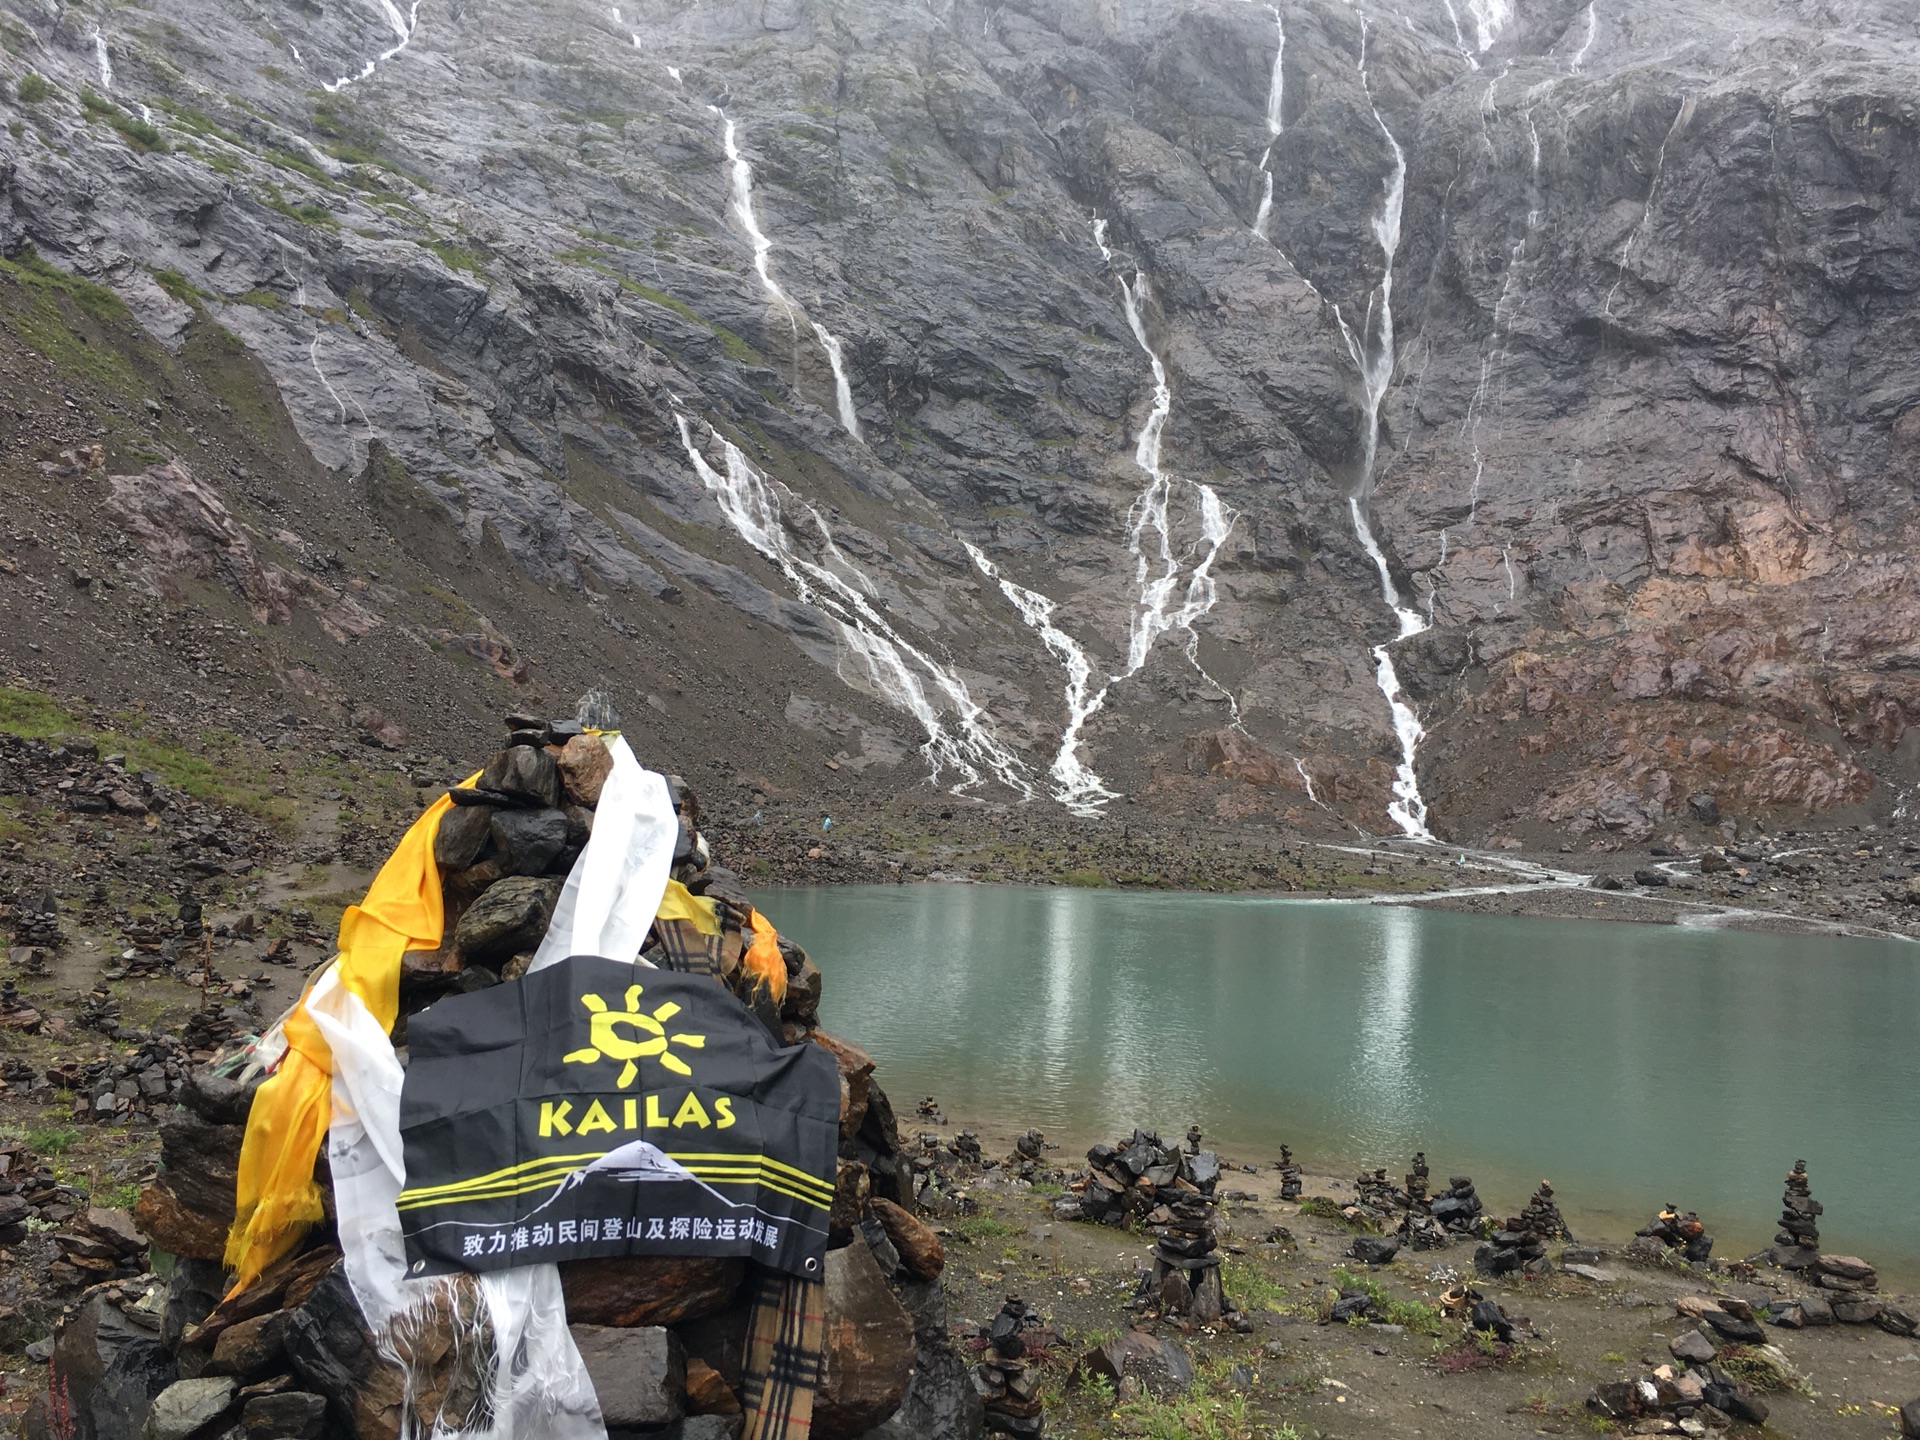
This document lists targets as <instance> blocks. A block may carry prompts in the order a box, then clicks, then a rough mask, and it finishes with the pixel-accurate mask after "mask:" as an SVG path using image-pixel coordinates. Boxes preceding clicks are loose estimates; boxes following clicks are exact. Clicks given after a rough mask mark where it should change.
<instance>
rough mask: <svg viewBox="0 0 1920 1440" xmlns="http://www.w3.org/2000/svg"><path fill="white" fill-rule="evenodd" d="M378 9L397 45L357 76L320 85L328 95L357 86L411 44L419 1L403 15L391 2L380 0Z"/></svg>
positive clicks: (415, 27) (415, 1)
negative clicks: (382, 14) (350, 86)
mask: <svg viewBox="0 0 1920 1440" xmlns="http://www.w3.org/2000/svg"><path fill="white" fill-rule="evenodd" d="M380 9H381V11H382V13H384V14H385V16H386V19H387V25H388V27H389V28H390V29H392V31H393V33H394V36H395V38H396V41H397V43H396V44H394V45H393V46H392V47H391V48H389V49H386V50H382V51H381V52H380V53H379V54H378V55H376V56H374V58H373V59H371V60H369V61H367V63H366V64H365V65H363V66H361V67H360V73H359V74H357V75H343V76H341V77H340V78H339V79H338V80H331V81H328V82H327V83H325V84H324V85H322V86H321V88H322V89H323V90H325V91H326V92H327V93H328V94H329V95H333V94H338V93H339V92H340V91H342V90H344V89H346V88H347V86H349V85H356V84H358V83H359V82H360V81H362V80H364V79H366V78H367V77H368V76H369V75H371V74H373V72H374V71H375V70H378V69H379V68H380V67H381V66H382V65H384V64H386V63H387V61H389V60H391V59H393V57H394V56H396V55H398V54H399V53H400V52H401V51H402V50H404V49H406V48H407V46H409V45H411V44H412V43H413V36H414V32H415V31H417V30H418V29H419V28H420V0H413V3H412V5H411V6H410V7H409V8H408V10H407V13H406V14H405V15H402V14H401V13H400V10H399V7H398V6H396V5H395V4H394V3H393V0H380Z"/></svg>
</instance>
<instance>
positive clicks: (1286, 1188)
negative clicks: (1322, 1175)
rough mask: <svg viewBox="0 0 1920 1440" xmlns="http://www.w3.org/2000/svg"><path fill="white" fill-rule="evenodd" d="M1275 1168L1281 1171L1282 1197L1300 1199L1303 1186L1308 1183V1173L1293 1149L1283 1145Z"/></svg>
mask: <svg viewBox="0 0 1920 1440" xmlns="http://www.w3.org/2000/svg"><path fill="white" fill-rule="evenodd" d="M1273 1168H1274V1169H1275V1170H1278V1171H1279V1172H1280V1198H1281V1199H1282V1200H1295V1201H1297V1200H1299V1198H1300V1191H1301V1188H1302V1187H1303V1186H1304V1185H1305V1183H1306V1175H1305V1172H1304V1171H1303V1170H1301V1168H1300V1165H1299V1162H1298V1161H1296V1160H1295V1159H1294V1158H1293V1151H1292V1150H1290V1149H1289V1148H1288V1147H1287V1146H1285V1145H1282V1146H1281V1147H1280V1158H1279V1160H1277V1161H1276V1162H1275V1163H1274V1167H1273Z"/></svg>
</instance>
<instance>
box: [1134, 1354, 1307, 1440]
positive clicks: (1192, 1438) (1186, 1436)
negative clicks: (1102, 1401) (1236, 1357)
mask: <svg viewBox="0 0 1920 1440" xmlns="http://www.w3.org/2000/svg"><path fill="white" fill-rule="evenodd" d="M1229 1368H1230V1367H1229V1366H1228V1365H1227V1363H1226V1362H1225V1361H1213V1362H1211V1363H1203V1364H1202V1365H1200V1366H1199V1367H1198V1368H1197V1369H1196V1372H1195V1374H1194V1379H1193V1385H1192V1386H1191V1387H1190V1388H1189V1389H1188V1390H1187V1392H1186V1393H1185V1394H1184V1395H1173V1396H1169V1397H1168V1398H1166V1399H1164V1400H1156V1399H1154V1398H1153V1397H1152V1396H1150V1395H1146V1396H1142V1397H1141V1398H1140V1399H1138V1400H1129V1401H1126V1402H1125V1403H1123V1404H1121V1405H1117V1406H1115V1407H1114V1408H1113V1410H1112V1411H1111V1412H1110V1413H1111V1415H1112V1418H1113V1419H1114V1420H1115V1421H1117V1422H1118V1424H1117V1425H1116V1426H1115V1429H1116V1430H1117V1431H1118V1432H1119V1433H1120V1434H1124V1435H1137V1436H1143V1437H1145V1440H1245V1437H1249V1436H1251V1435H1253V1434H1254V1420H1253V1418H1252V1417H1251V1416H1250V1415H1249V1414H1248V1406H1249V1404H1250V1400H1249V1397H1248V1395H1247V1392H1246V1391H1244V1390H1236V1389H1233V1388H1232V1387H1231V1386H1229V1385H1227V1384H1226V1383H1225V1381H1226V1376H1227V1374H1228V1371H1229ZM1107 1433H1109V1434H1112V1433H1114V1431H1113V1430H1109V1431H1108V1432H1107ZM1269 1433H1270V1434H1275V1433H1278V1432H1271V1431H1270V1432H1269ZM1296 1440H1297V1437H1296Z"/></svg>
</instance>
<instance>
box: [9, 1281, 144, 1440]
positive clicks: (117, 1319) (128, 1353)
mask: <svg viewBox="0 0 1920 1440" xmlns="http://www.w3.org/2000/svg"><path fill="white" fill-rule="evenodd" d="M52 1369H53V1373H54V1374H55V1375H56V1376H58V1377H59V1385H60V1388H61V1391H62V1401H63V1408H64V1409H65V1410H66V1411H67V1412H68V1413H69V1414H70V1416H71V1421H72V1427H73V1429H72V1440H127V1437H132V1436H137V1435H139V1434H141V1432H142V1430H143V1429H144V1428H145V1426H146V1422H147V1414H148V1412H149V1411H150V1410H151V1408H152V1406H153V1400H154V1397H155V1396H157V1395H159V1394H160V1393H161V1392H162V1391H163V1390H165V1389H166V1388H167V1387H168V1386H169V1385H171V1384H173V1383H174V1381H175V1380H176V1379H178V1378H179V1370H178V1368H177V1366H176V1365H175V1364H174V1360H173V1357H172V1356H171V1355H169V1354H168V1353H167V1351H166V1349H165V1347H163V1346H162V1345H161V1343H160V1341H159V1340H158V1338H156V1336H155V1335H154V1333H153V1332H152V1331H150V1330H147V1329H146V1328H145V1327H143V1326H140V1325H136V1324H134V1323H133V1322H132V1321H130V1320H129V1319H127V1317H126V1316H125V1315H124V1314H123V1313H122V1312H121V1310H120V1308H119V1307H118V1306H116V1305H114V1304H113V1303H112V1301H111V1299H110V1298H109V1294H108V1290H107V1287H101V1288H98V1289H94V1290H90V1291H88V1292H87V1294H86V1296H85V1297H84V1298H83V1299H82V1300H81V1302H80V1304H79V1306H78V1307H77V1308H76V1309H75V1310H74V1312H73V1313H72V1314H71V1315H70V1316H68V1317H67V1319H66V1320H65V1321H64V1322H63V1323H62V1324H61V1326H60V1328H59V1330H58V1331H57V1332H56V1334H55V1336H54V1342H53V1358H52ZM36 1405H37V1407H38V1408H37V1409H36V1410H34V1411H30V1412H29V1415H28V1424H27V1432H28V1435H29V1436H30V1437H32V1440H43V1437H44V1440H63V1437H60V1436H58V1435H56V1434H55V1431H56V1429H57V1428H58V1426H57V1424H56V1423H55V1422H56V1420H57V1417H55V1416H50V1415H49V1414H48V1413H47V1408H46V1404H45V1397H42V1398H41V1400H39V1401H37V1402H36Z"/></svg>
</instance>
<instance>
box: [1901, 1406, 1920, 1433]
mask: <svg viewBox="0 0 1920 1440" xmlns="http://www.w3.org/2000/svg"><path fill="white" fill-rule="evenodd" d="M1900 1433H1901V1435H1902V1436H1904V1437H1906V1440H1920V1400H1909V1401H1908V1402H1907V1403H1906V1404H1904V1405H1902V1406H1901V1407H1900Z"/></svg>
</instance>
